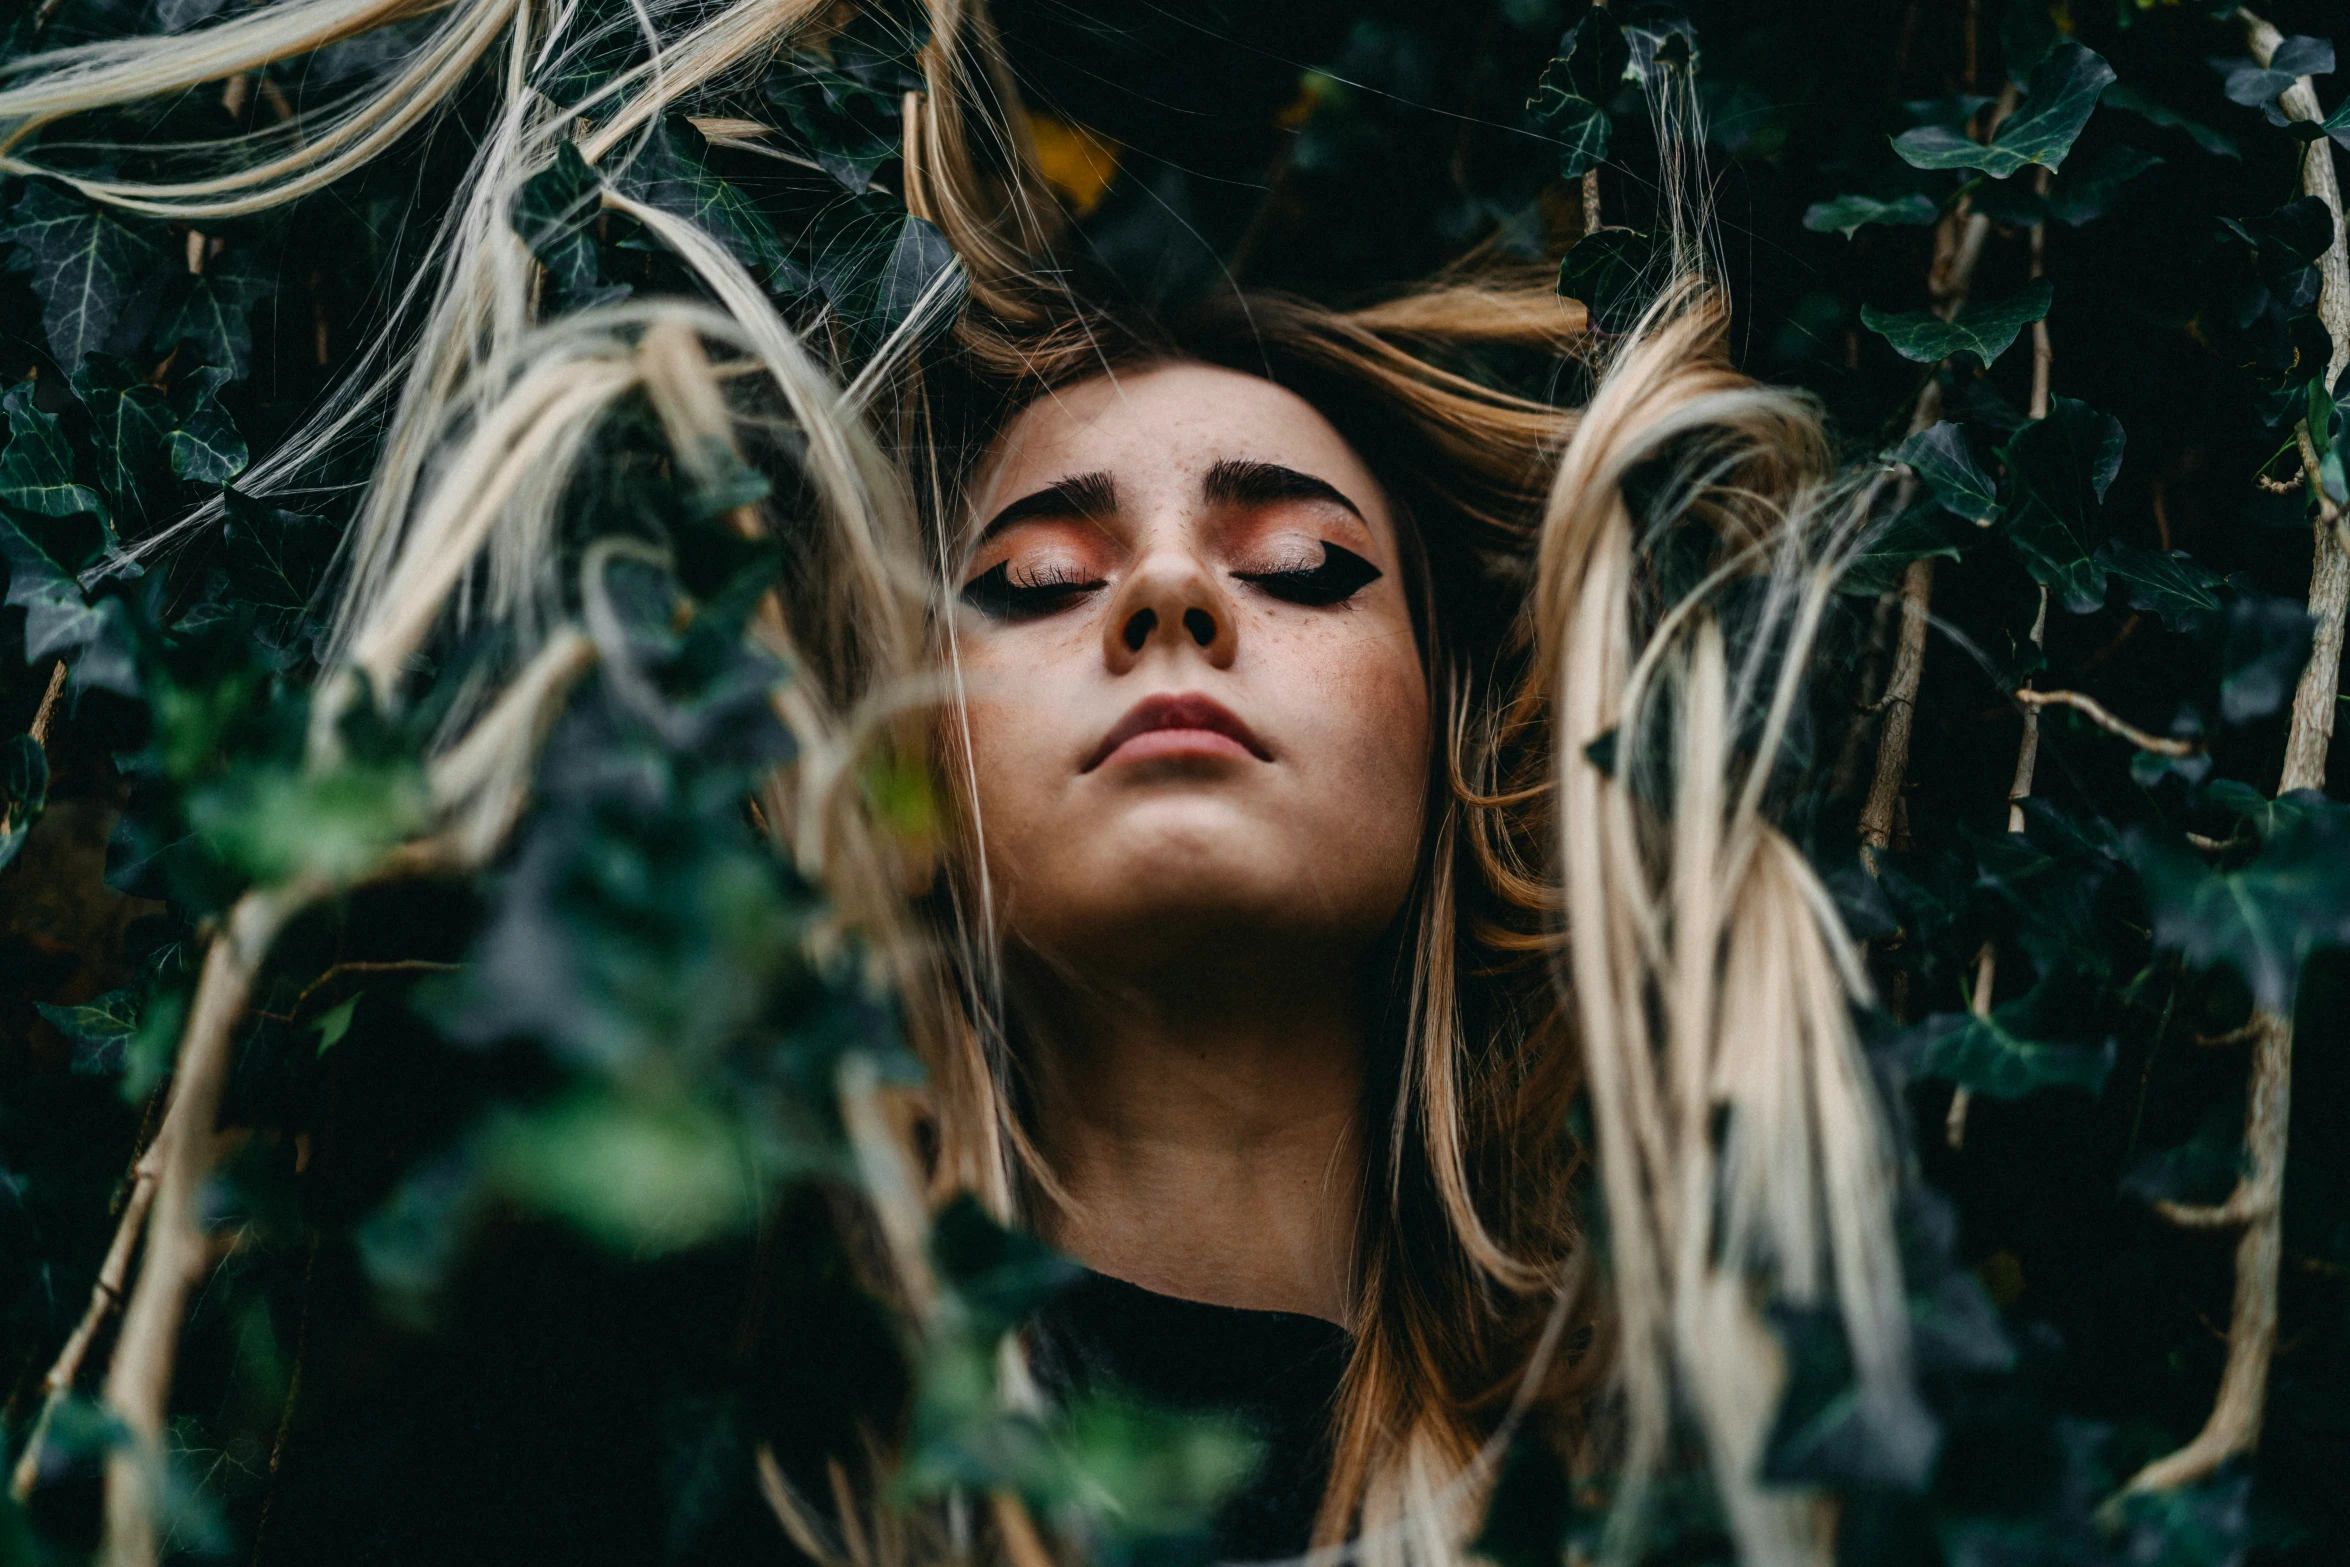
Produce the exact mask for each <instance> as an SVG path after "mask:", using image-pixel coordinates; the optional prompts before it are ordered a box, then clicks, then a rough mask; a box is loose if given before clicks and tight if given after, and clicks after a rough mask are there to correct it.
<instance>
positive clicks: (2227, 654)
mask: <svg viewBox="0 0 2350 1567" xmlns="http://www.w3.org/2000/svg"><path fill="white" fill-rule="evenodd" d="M2315 625H2316V623H2315V622H2314V621H2312V620H2311V619H2310V618H2309V614H2308V611H2306V610H2304V609H2303V608H2302V607H2301V604H2300V603H2299V601H2297V600H2294V599H2288V598H2270V597H2267V596H2264V595H2253V596H2249V597H2246V598H2243V599H2239V600H2238V601H2237V602H2236V603H2235V604H2234V605H2233V606H2231V607H2230V608H2229V610H2228V635H2227V640H2226V642H2225V643H2224V644H2223V645H2222V647H2221V649H2220V671H2221V672H2220V681H2219V716H2220V717H2221V718H2223V719H2225V720H2226V721H2227V722H2229V723H2231V724H2248V723H2251V722H2253V721H2254V720H2256V719H2261V718H2266V717H2267V716H2268V715H2269V714H2271V713H2273V712H2275V711H2276V710H2277V709H2279V708H2281V707H2283V706H2284V705H2285V703H2286V702H2288V701H2290V700H2291V699H2292V695H2293V686H2294V684H2295V682H2297V681H2298V680H2299V679H2300V678H2301V666H2302V665H2303V664H2304V663H2305V662H2307V661H2308V658H2309V639H2310V634H2311V632H2312V631H2313V630H2314V629H2315Z"/></svg>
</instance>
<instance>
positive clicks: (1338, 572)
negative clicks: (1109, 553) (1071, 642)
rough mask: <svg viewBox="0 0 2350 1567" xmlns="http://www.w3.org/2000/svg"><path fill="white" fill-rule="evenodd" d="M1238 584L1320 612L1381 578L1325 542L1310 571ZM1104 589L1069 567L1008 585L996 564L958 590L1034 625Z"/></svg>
mask: <svg viewBox="0 0 2350 1567" xmlns="http://www.w3.org/2000/svg"><path fill="white" fill-rule="evenodd" d="M1233 575H1234V576H1235V577H1238V578H1239V579H1240V580H1241V581H1243V582H1245V583H1247V584H1248V585H1249V586H1251V587H1253V588H1255V589H1256V590H1257V591H1258V592H1260V593H1263V594H1265V595H1266V596H1268V597H1270V598H1276V599H1280V600H1281V601H1282V602H1284V603H1288V604H1303V605H1307V606H1309V607H1312V608H1325V607H1327V606H1329V605H1333V604H1343V603H1345V602H1346V601H1347V600H1348V599H1350V598H1353V597H1354V596H1355V595H1356V594H1357V593H1360V592H1361V591H1362V590H1363V589H1365V588H1367V587H1369V586H1370V585H1371V584H1372V583H1374V582H1377V581H1378V580H1379V579H1380V578H1381V577H1382V576H1384V575H1385V573H1384V572H1382V571H1381V570H1380V569H1379V568H1378V567H1376V566H1374V565H1372V564H1371V563H1370V562H1369V561H1367V560H1365V559H1363V557H1362V556H1360V555H1357V554H1356V553H1355V552H1354V551H1352V550H1349V549H1342V548H1340V547H1339V546H1338V545H1336V544H1332V543H1331V542H1329V541H1328V540H1327V539H1325V540H1323V541H1322V559H1321V561H1320V562H1319V563H1318V564H1316V565H1312V566H1286V567H1282V568H1280V569H1277V570H1274V571H1236V572H1234V573H1233ZM1107 585H1108V584H1107V583H1106V582H1105V581H1104V580H1103V579H1101V578H1098V577H1097V578H1094V579H1092V580H1090V581H1089V580H1086V579H1083V578H1080V577H1079V576H1078V575H1077V573H1076V570H1075V569H1074V568H1073V567H1070V566H1067V565H1063V564H1054V565H1048V566H1040V567H1038V568H1037V569H1036V573H1035V576H1034V577H1033V579H1032V580H1030V581H1027V582H1014V581H1013V580H1012V563H1011V562H1010V561H1008V560H1004V561H998V562H996V564H995V565H993V566H991V567H989V568H988V569H987V570H985V571H983V572H981V573H980V574H979V575H978V576H976V577H973V578H972V579H971V580H970V581H969V582H967V583H965V584H964V586H963V602H964V603H966V604H968V605H970V606H971V607H972V608H973V609H975V610H978V611H979V612H980V613H981V614H983V615H987V616H989V617H991V618H993V619H996V620H1035V619H1038V618H1040V617H1042V616H1045V615H1051V614H1055V613H1058V612H1059V611H1061V610H1063V609H1066V608H1068V607H1069V606H1070V605H1071V604H1073V603H1075V602H1076V601H1077V600H1078V599H1079V598H1080V597H1082V596H1084V595H1085V594H1088V593H1092V592H1094V591H1095V590H1096V589H1099V588H1102V587H1105V586H1107Z"/></svg>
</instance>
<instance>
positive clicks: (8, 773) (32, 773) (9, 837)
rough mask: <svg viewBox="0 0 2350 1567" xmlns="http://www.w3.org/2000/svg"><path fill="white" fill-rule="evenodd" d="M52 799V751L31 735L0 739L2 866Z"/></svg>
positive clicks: (2, 867)
mask: <svg viewBox="0 0 2350 1567" xmlns="http://www.w3.org/2000/svg"><path fill="white" fill-rule="evenodd" d="M48 803H49V755H48V753H47V752H46V751H44V750H42V749H41V745H40V742H39V741H37V740H35V739H34V738H33V737H32V736H31V735H29V734H28V735H16V736H14V737H12V738H10V739H8V740H4V741H0V870H6V869H7V868H8V865H9V862H10V861H12V860H14V859H15V858H16V856H17V851H18V850H20V849H22V848H23V847H24V842H25V837H26V835H27V834H28V833H30V832H31V831H32V825H33V822H34V821H35V820H36V819H38V818H39V816H40V814H41V812H42V810H43V809H44V808H46V807H47V805H48Z"/></svg>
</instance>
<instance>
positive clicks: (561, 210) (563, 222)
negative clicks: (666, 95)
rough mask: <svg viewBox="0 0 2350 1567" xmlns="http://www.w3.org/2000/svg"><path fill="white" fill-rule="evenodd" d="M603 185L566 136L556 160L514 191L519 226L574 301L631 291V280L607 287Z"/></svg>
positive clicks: (519, 231)
mask: <svg viewBox="0 0 2350 1567" xmlns="http://www.w3.org/2000/svg"><path fill="white" fill-rule="evenodd" d="M603 189H604V186H603V181H602V180H601V179H600V178H599V177H598V176H597V174H596V171H595V170H594V169H593V168H591V167H590V166H589V165H588V161H587V160H586V159H585V158H583V157H581V156H580V155H579V148H578V147H577V146H576V145H575V144H573V143H571V142H564V143H563V144H562V145H561V146H559V147H557V148H556V149H555V161H554V162H553V163H551V164H549V165H548V166H547V167H546V168H544V169H541V170H540V171H539V172H538V173H536V174H534V175H532V176H531V177H530V178H529V179H527V180H525V181H523V184H522V188H521V189H520V190H518V191H516V192H515V193H514V219H513V221H514V232H515V233H516V234H518V235H520V236H521V238H522V242H523V243H524V244H525V245H528V246H529V247H530V252H531V254H532V255H534V256H536V257H538V259H539V265H541V266H543V267H545V268H546V269H547V273H548V275H549V276H550V277H551V278H553V280H554V282H555V284H556V286H557V288H558V289H559V290H561V292H562V293H563V295H564V297H565V298H566V299H567V300H568V301H570V302H572V303H574V304H587V303H591V302H595V301H597V300H598V299H600V298H602V297H605V296H606V295H608V294H613V293H618V294H625V293H626V292H627V289H626V287H625V286H620V287H618V288H617V289H616V290H605V289H604V288H603V282H602V274H601V271H600V269H599V267H598V265H597V261H596V236H595V230H594V227H593V225H594V223H595V221H596V216H597V214H598V213H600V212H602V211H603Z"/></svg>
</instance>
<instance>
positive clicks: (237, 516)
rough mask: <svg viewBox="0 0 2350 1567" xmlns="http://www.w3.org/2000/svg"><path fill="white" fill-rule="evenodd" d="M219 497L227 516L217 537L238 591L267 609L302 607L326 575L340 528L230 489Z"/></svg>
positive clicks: (237, 593)
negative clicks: (219, 537) (226, 510)
mask: <svg viewBox="0 0 2350 1567" xmlns="http://www.w3.org/2000/svg"><path fill="white" fill-rule="evenodd" d="M222 499H223V501H224V503H225V504H226V506H227V508H228V520H227V522H226V523H225V524H224V525H223V526H222V528H221V542H222V544H223V546H224V553H225V554H226V556H227V559H228V569H229V578H230V585H231V587H232V588H233V589H234V591H235V593H236V595H237V597H238V598H240V599H242V600H244V601H246V602H248V603H252V604H259V605H262V606H264V607H266V608H269V609H277V610H302V609H307V608H308V607H309V606H310V603H311V600H312V599H314V598H315V597H316V596H317V593H318V589H319V585H320V584H321V583H322V582H323V581H325V579H326V570H327V567H328V565H329V564H330V563H332V561H333V559H334V553H335V549H336V546H337V545H338V544H340V542H341V535H340V530H338V529H337V528H336V527H335V525H334V524H333V523H331V522H327V521H325V520H323V519H321V518H317V517H308V516H304V515H303V514H302V513H300V512H298V511H280V510H278V509H277V508H276V507H274V506H269V505H265V504H263V503H262V502H260V501H257V500H254V499H253V498H252V497H251V496H248V495H241V494H239V493H238V492H237V491H235V490H233V489H232V490H229V491H227V492H226V493H225V495H224V496H223V497H222Z"/></svg>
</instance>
